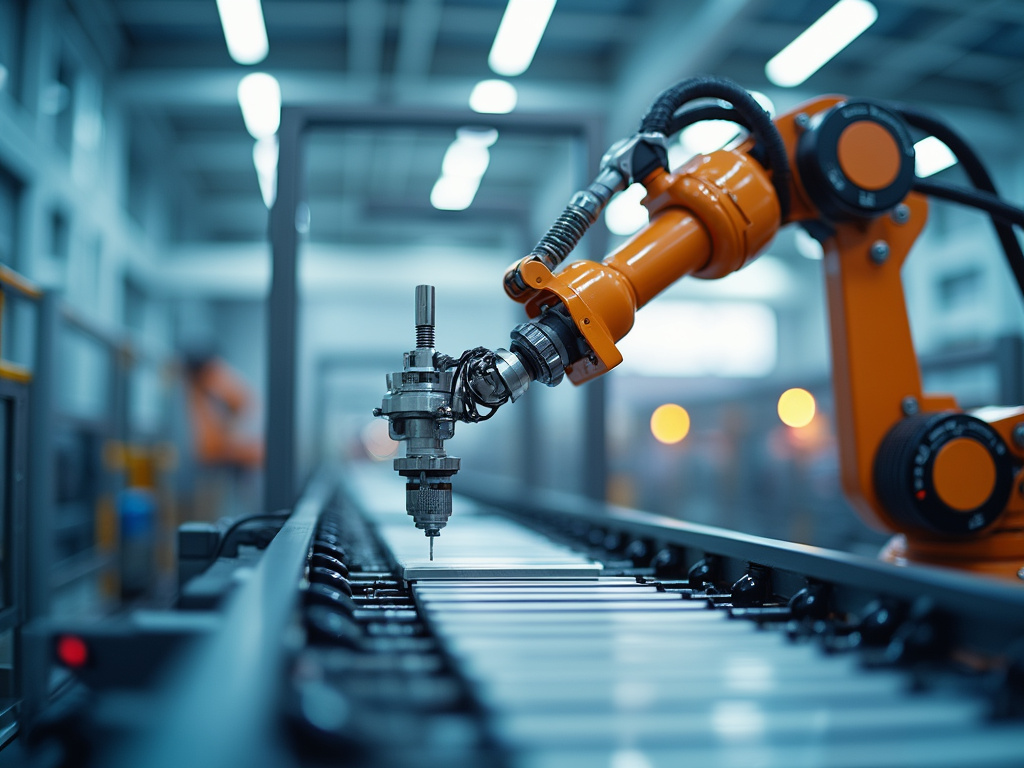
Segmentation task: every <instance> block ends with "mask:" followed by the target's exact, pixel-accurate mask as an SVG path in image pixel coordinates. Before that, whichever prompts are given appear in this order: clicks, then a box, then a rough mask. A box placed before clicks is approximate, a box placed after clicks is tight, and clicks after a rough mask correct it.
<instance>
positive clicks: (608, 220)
mask: <svg viewBox="0 0 1024 768" xmlns="http://www.w3.org/2000/svg"><path fill="white" fill-rule="evenodd" d="M646 196H647V190H646V189H644V185H643V184H630V185H629V186H628V187H626V188H625V189H624V190H622V191H621V192H619V193H617V194H615V195H614V196H613V197H612V199H611V200H610V201H609V202H608V206H607V207H606V208H605V209H604V224H605V226H606V227H608V231H610V232H611V233H612V234H613V235H623V236H625V235H632V234H633V233H634V232H636V231H637V230H639V229H640V228H641V227H642V226H644V224H646V223H647V221H648V214H647V209H646V208H644V207H643V206H642V205H641V204H640V201H641V200H643V199H644V198H645V197H646Z"/></svg>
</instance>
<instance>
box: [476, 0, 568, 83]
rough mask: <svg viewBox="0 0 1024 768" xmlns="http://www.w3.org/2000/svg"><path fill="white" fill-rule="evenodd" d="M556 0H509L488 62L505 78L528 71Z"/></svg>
mask: <svg viewBox="0 0 1024 768" xmlns="http://www.w3.org/2000/svg"><path fill="white" fill-rule="evenodd" d="M554 8H555V0H508V6H507V7H506V8H505V15H504V16H502V17H501V24H499V25H498V33H497V34H496V35H495V36H494V44H493V45H492V46H491V53H490V55H489V56H488V57H487V63H488V64H489V65H490V67H491V69H492V70H494V72H495V73H497V74H499V75H504V76H505V77H515V76H516V75H521V74H523V72H525V71H526V70H527V69H528V68H529V66H530V62H531V61H533V55H534V54H535V53H536V52H537V46H538V45H540V39H541V38H542V37H544V30H545V29H547V26H548V19H550V18H551V11H553V10H554Z"/></svg>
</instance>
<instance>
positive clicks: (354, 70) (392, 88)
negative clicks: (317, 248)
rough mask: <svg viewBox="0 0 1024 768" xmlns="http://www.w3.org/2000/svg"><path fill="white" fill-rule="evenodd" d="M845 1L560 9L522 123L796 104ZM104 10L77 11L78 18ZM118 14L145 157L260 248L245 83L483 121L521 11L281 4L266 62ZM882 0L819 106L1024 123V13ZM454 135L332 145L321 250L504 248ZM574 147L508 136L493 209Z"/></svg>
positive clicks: (169, 1) (406, 135)
mask: <svg viewBox="0 0 1024 768" xmlns="http://www.w3.org/2000/svg"><path fill="white" fill-rule="evenodd" d="M831 4H832V3H831V2H830V0H790V1H788V2H777V1H776V0H661V1H658V0H559V2H558V3H557V5H556V7H555V10H554V12H553V14H552V16H551V19H550V23H549V25H548V28H547V31H546V33H545V35H544V37H543V39H542V41H541V43H540V46H539V48H538V50H537V53H536V57H535V58H534V60H533V62H532V64H531V65H530V66H529V69H528V70H527V71H526V72H525V73H524V74H522V75H519V76H518V77H515V78H511V80H512V82H513V83H514V84H515V86H516V88H517V89H518V92H519V100H518V106H517V107H516V111H517V112H523V113H525V112H535V113H545V112H547V113H550V112H572V113H578V114H593V115H598V116H600V117H601V118H603V119H604V120H605V121H606V123H607V125H608V131H609V133H608V138H609V140H611V139H612V138H615V137H617V136H619V135H621V134H622V133H624V132H626V131H629V130H631V128H632V127H633V126H634V124H635V122H636V120H637V119H638V117H639V115H640V114H641V112H642V111H643V109H644V107H645V106H646V104H647V103H648V102H649V101H650V99H651V97H652V96H653V95H654V94H655V93H656V92H657V91H658V90H660V89H661V88H663V87H664V86H666V85H668V84H669V83H671V82H673V81H674V80H676V79H678V78H680V77H683V76H687V75H692V74H700V73H715V74H721V75H724V76H728V77H731V78H733V79H735V80H737V81H739V82H740V83H742V84H743V85H745V86H747V87H749V88H752V89H757V90H760V91H763V92H766V93H768V94H769V95H771V96H772V97H773V98H775V99H776V101H777V102H779V103H780V104H782V105H783V106H788V103H792V101H794V100H795V98H794V97H793V94H792V92H787V91H786V90H785V89H780V88H776V87H774V86H772V84H771V83H770V82H769V81H768V80H767V78H766V76H765V69H764V67H765V63H766V62H767V61H768V60H769V59H770V58H771V57H772V56H773V55H775V54H776V53H777V52H778V51H779V50H780V49H782V48H783V47H784V46H785V45H786V44H788V43H789V42H790V41H791V40H793V39H794V38H795V37H796V36H797V35H798V34H799V33H800V32H802V31H803V30H804V29H806V28H807V27H808V25H810V24H811V23H812V22H813V21H814V20H815V19H816V18H818V17H819V16H820V15H821V14H822V13H823V12H824V11H826V10H827V9H828V8H829V7H830V5H831ZM73 5H76V4H75V3H73ZM95 5H96V4H95V3H86V2H85V0H78V2H77V6H78V8H79V15H80V16H84V15H85V14H84V13H82V12H81V9H82V8H84V7H85V6H88V7H89V8H90V9H91V8H93V6H95ZM100 6H101V7H102V8H103V9H104V12H102V13H93V14H92V17H91V19H90V20H89V26H90V27H91V28H92V30H93V33H94V34H95V35H97V36H101V38H102V39H103V40H105V41H106V46H105V47H106V50H107V51H109V52H110V57H111V63H112V65H113V66H114V70H115V72H116V78H115V83H114V86H115V87H116V90H117V93H118V94H119V96H120V98H121V99H122V101H123V102H124V103H125V104H127V105H128V107H129V109H130V110H131V113H132V116H133V121H134V127H135V131H134V136H135V145H136V146H137V147H139V149H138V152H140V153H144V152H143V149H142V148H141V146H140V145H141V144H143V143H145V142H144V141H142V139H146V138H147V137H153V138H154V139H155V142H154V144H155V145H157V146H160V145H162V146H164V147H166V148H167V150H166V152H167V153H168V154H169V155H170V157H171V159H172V164H173V166H174V169H175V172H176V174H177V175H178V176H179V177H180V194H181V205H180V208H181V215H180V217H179V218H180V221H179V228H178V231H177V232H176V233H175V239H178V240H181V241H186V242H191V241H196V242H204V243H210V242H255V241H259V240H261V239H264V238H265V233H266V223H267V213H266V208H265V207H264V204H263V201H262V199H261V196H260V189H259V186H258V184H257V177H256V173H255V171H254V167H253V156H252V150H253V140H252V138H251V137H250V136H249V134H248V133H247V132H246V129H245V126H244V125H243V121H242V116H241V113H240V110H239V105H238V99H237V95H236V93H237V87H238V82H239V80H240V79H241V77H242V76H243V75H245V74H247V72H248V71H254V70H259V71H265V72H269V73H272V74H273V75H274V76H275V77H276V78H277V79H278V81H279V82H280V87H281V92H282V99H283V102H284V104H285V105H288V104H342V105H350V106H351V107H352V108H353V109H358V108H360V107H362V106H365V105H380V104H400V105H406V106H410V107H425V108H427V107H429V108H450V109H454V110H465V112H466V115H467V118H469V117H471V116H472V114H473V113H472V112H470V110H469V109H468V106H467V101H468V97H469V94H470V92H471V90H472V88H473V86H474V85H475V84H476V83H477V82H478V81H480V80H483V79H487V78H491V77H494V76H495V75H494V74H493V73H492V72H491V71H490V69H489V68H488V51H489V49H490V47H491V44H492V42H493V40H494V36H495V31H496V29H497V28H498V24H499V22H500V20H501V17H502V13H503V11H504V8H505V2H504V0H347V1H345V2H343V1H342V0H263V12H264V17H265V21H266V30H267V36H268V39H269V54H268V55H267V57H266V58H265V60H263V61H261V62H260V63H258V64H256V65H255V66H252V67H244V66H241V65H239V64H236V63H235V62H234V61H232V59H231V58H230V57H229V55H228V51H227V49H226V46H225V40H224V35H223V33H222V30H221V26H220V23H219V19H218V12H217V7H216V4H215V2H214V0H103V3H100ZM876 6H877V7H878V11H879V16H878V21H877V22H876V23H875V24H874V25H873V26H872V27H871V28H870V29H868V31H867V32H866V33H865V34H864V35H862V36H861V37H859V38H858V39H856V40H855V41H854V42H853V43H852V44H851V45H850V46H849V47H848V48H847V49H846V50H844V51H843V52H842V53H840V54H839V55H838V56H837V57H836V58H835V59H834V60H832V61H831V62H829V64H828V65H827V66H825V67H823V68H822V69H821V70H820V71H819V72H818V73H817V74H815V75H813V76H812V77H811V78H810V79H809V80H808V81H807V82H806V83H805V84H804V85H803V86H802V87H801V89H799V94H800V95H810V94H814V93H822V92H844V93H851V94H857V95H864V96H872V97H878V98H885V99H906V100H913V101H916V102H923V103H931V104H934V105H936V106H938V107H951V108H954V109H960V110H964V111H982V112H984V113H991V114H995V115H1001V116H1002V117H1003V119H1005V120H1007V121H1018V122H1019V121H1021V120H1022V115H1021V111H1020V110H1021V107H1020V105H1021V104H1022V103H1024V2H1021V1H1020V0H989V1H987V2H970V3H968V2H963V1H962V0H876ZM787 99H789V102H788V103H787ZM140 137H141V139H140ZM451 139H452V136H451V132H438V131H433V132H430V131H422V132H421V131H410V130H404V131H389V130H385V129H383V128H382V129H381V130H379V131H377V130H374V131H370V130H362V131H349V132H348V133H345V134H339V135H337V136H334V137H325V138H324V139H322V140H321V141H320V143H319V145H318V147H316V148H314V151H315V152H316V157H315V162H313V163H312V164H311V165H312V168H313V170H312V171H311V174H310V176H309V184H310V195H311V196H313V195H319V196H321V197H322V198H323V200H325V201H327V202H328V204H329V206H330V210H332V211H333V212H334V213H333V214H332V215H329V216H324V217H323V218H318V219H317V220H315V221H314V223H313V226H312V227H311V231H310V236H311V238H314V239H316V236H317V235H319V238H320V239H326V240H335V239H341V240H351V241H352V242H356V243H361V242H369V241H372V240H373V238H380V237H382V236H383V235H382V234H381V233H382V229H385V228H386V230H387V232H388V234H387V237H389V238H392V239H394V240H395V242H399V243H400V242H403V241H404V240H411V239H413V238H417V237H420V238H422V237H428V238H429V237H433V238H434V239H435V240H439V241H441V240H444V239H445V238H452V239H453V242H462V243H464V244H469V245H472V243H473V242H480V243H482V244H486V243H487V242H488V238H493V237H494V233H495V231H497V230H496V228H495V227H494V226H487V225H486V224H484V225H481V220H480V215H479V213H477V214H476V218H475V219H474V214H473V206H471V207H470V209H469V210H468V211H465V212H462V213H453V212H439V211H434V210H433V209H432V208H431V207H430V204H429V198H430V191H431V187H432V185H433V184H434V182H435V180H436V179H437V177H438V173H439V169H440V167H441V162H442V157H443V156H444V152H445V149H446V147H447V146H448V144H449V143H450V142H451ZM560 151H564V149H562V148H561V147H560V145H559V144H558V142H551V141H547V140H543V139H527V138H515V139H513V138H509V139H507V140H506V139H505V138H504V137H503V138H502V139H501V140H499V143H498V144H497V145H495V147H493V148H492V150H491V165H490V167H489V168H488V170H487V173H486V176H485V178H484V181H483V183H482V184H481V186H480V190H479V194H478V196H477V200H476V202H475V203H474V205H476V206H478V208H479V209H482V210H498V211H501V210H513V209H525V207H526V206H528V205H529V204H530V203H531V202H532V201H533V200H534V199H535V198H536V196H537V195H539V194H540V191H541V189H542V188H543V183H544V181H545V179H544V174H545V171H546V169H547V168H549V167H551V166H552V163H553V157H554V156H555V155H556V154H557V153H558V152H560ZM322 208H323V206H322ZM389 212H390V213H389ZM325 219H326V220H330V221H331V222H332V224H331V225H327V224H326V222H325V221H324V220H325ZM382 222H386V224H385V225H383V226H382ZM318 224H319V225H320V226H319V228H318ZM474 238H475V240H474Z"/></svg>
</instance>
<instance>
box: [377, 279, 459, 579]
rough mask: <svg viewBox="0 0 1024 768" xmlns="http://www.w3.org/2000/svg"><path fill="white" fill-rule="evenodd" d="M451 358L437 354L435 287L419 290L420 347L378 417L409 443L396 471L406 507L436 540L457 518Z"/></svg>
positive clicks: (390, 380)
mask: <svg viewBox="0 0 1024 768" xmlns="http://www.w3.org/2000/svg"><path fill="white" fill-rule="evenodd" d="M447 363H448V358H447V357H446V356H444V355H439V354H438V353H437V352H436V350H435V349H434V287H433V286H432V285H419V286H417V287H416V348H415V349H414V350H412V351H411V352H406V353H405V358H404V365H403V368H402V370H401V371H396V372H395V373H389V374H388V376H387V386H388V391H387V394H385V395H384V399H383V402H382V403H381V407H380V408H378V409H376V410H375V411H374V413H375V415H378V416H384V417H385V418H387V419H388V421H389V427H388V431H389V433H390V435H391V437H392V439H394V440H399V441H401V442H404V443H405V456H404V457H403V458H399V459H395V470H396V471H397V472H398V474H399V475H401V476H402V477H404V478H405V479H406V486H405V508H406V511H407V512H408V513H409V514H410V515H412V519H413V521H414V523H415V525H416V527H417V528H419V529H420V530H422V531H423V533H424V534H425V535H426V536H428V537H430V554H431V559H433V552H434V537H435V536H438V535H439V534H440V533H441V529H442V528H444V527H445V525H447V523H448V518H449V517H450V516H451V514H452V476H453V475H454V474H455V473H456V472H458V471H459V460H458V458H456V457H455V456H449V455H448V454H447V453H445V450H444V441H445V440H448V439H450V438H451V437H452V436H453V435H454V434H455V418H454V416H453V415H452V408H451V396H452V395H451V393H452V380H453V373H452V372H451V371H450V370H447V367H448V366H447Z"/></svg>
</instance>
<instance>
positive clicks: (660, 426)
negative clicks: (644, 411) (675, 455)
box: [651, 403, 690, 445]
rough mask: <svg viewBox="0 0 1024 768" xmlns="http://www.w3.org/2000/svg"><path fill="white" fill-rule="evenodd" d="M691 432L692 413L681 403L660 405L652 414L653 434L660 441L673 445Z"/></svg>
mask: <svg viewBox="0 0 1024 768" xmlns="http://www.w3.org/2000/svg"><path fill="white" fill-rule="evenodd" d="M689 432H690V414H688V413H687V412H686V409H685V408H683V406H681V405H676V404H675V403H666V404H665V405H659V406H658V407H657V408H655V409H654V413H652V414H651V434H652V435H654V439H655V440H657V441H658V442H659V443H664V444H665V445H672V444H674V443H678V442H680V441H681V440H682V439H683V438H684V437H686V435H687V434H688V433H689Z"/></svg>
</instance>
